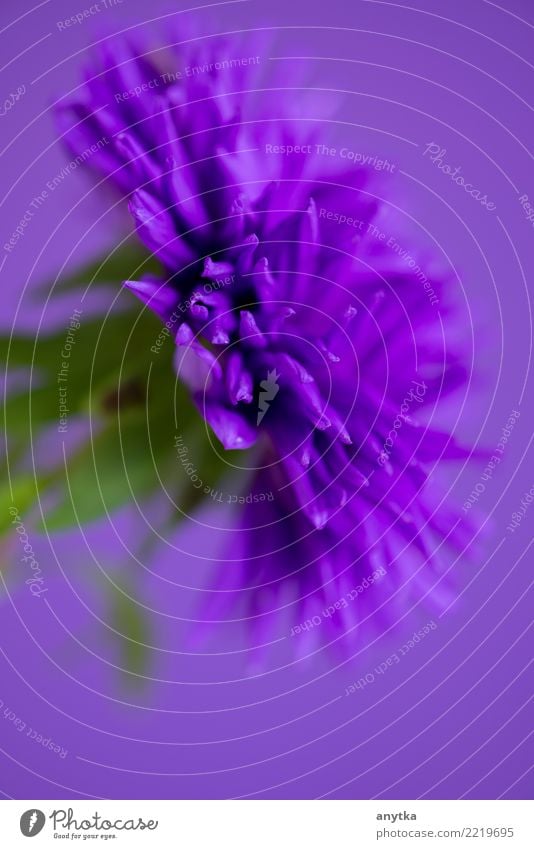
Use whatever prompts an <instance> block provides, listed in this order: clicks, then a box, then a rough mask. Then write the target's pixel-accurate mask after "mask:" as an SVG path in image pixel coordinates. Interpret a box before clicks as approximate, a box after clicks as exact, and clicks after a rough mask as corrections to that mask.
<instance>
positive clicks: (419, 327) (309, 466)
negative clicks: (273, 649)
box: [60, 42, 465, 648]
mask: <svg viewBox="0 0 534 849" xmlns="http://www.w3.org/2000/svg"><path fill="white" fill-rule="evenodd" d="M224 49H225V45H224V43H215V42H214V43H211V42H210V43H209V44H208V46H207V47H206V46H205V45H204V46H200V47H199V46H197V45H194V46H193V47H188V48H187V50H185V51H184V49H183V48H176V49H175V52H174V53H172V52H171V56H174V58H175V59H176V58H177V57H180V64H181V67H184V66H186V65H187V67H190V66H195V67H203V66H204V67H210V66H211V70H208V71H207V72H203V73H201V74H198V75H193V76H191V77H187V78H185V79H183V78H180V79H177V78H176V74H173V73H171V72H170V71H165V70H164V68H165V67H169V66H167V65H165V64H161V60H160V58H159V57H158V59H157V60H156V59H155V58H152V56H151V54H148V53H146V54H143V53H141V52H140V51H139V50H136V49H135V48H133V47H131V46H127V45H126V44H124V43H123V44H121V43H119V44H117V43H116V42H114V43H113V48H112V49H111V48H110V47H109V46H107V47H104V48H103V51H102V57H101V65H100V66H98V67H97V66H95V67H94V68H92V69H91V70H90V71H89V73H88V75H87V79H86V82H85V86H84V88H83V90H82V93H81V94H79V95H77V96H76V97H74V98H71V99H70V100H69V101H68V102H67V103H65V104H64V105H63V106H62V109H61V113H60V116H61V121H62V130H63V133H64V138H65V140H66V141H67V143H68V144H69V146H70V147H71V149H72V150H73V151H75V152H77V153H79V152H80V150H83V149H85V148H87V146H88V145H93V146H94V145H95V143H97V142H98V140H99V139H102V138H103V137H104V138H106V139H107V140H108V142H109V143H107V144H106V145H104V146H102V147H101V148H98V149H97V150H96V152H95V153H94V155H93V156H92V157H91V165H92V167H93V168H95V169H96V170H98V171H99V172H100V174H102V175H104V176H105V177H106V178H107V180H108V181H109V182H111V183H112V184H114V185H115V186H116V187H117V188H118V189H119V190H120V191H121V192H122V193H123V194H124V195H125V196H126V197H127V199H128V206H129V210H130V213H131V216H132V219H133V221H134V223H135V227H136V231H137V235H138V237H139V239H141V241H142V242H143V243H144V244H145V246H146V247H147V248H148V249H149V250H150V252H151V253H152V254H154V255H155V256H156V257H157V259H158V260H159V263H160V265H161V268H162V269H163V272H162V274H161V276H150V277H149V276H146V277H141V278H140V279H136V280H128V281H125V286H126V287H128V289H130V290H131V291H132V292H133V293H134V294H135V295H136V296H137V297H139V298H140V299H141V301H142V302H143V303H144V304H145V305H146V306H147V307H148V308H150V309H151V310H153V311H154V312H155V313H156V314H157V315H158V316H159V318H160V319H161V321H162V322H163V323H164V324H165V325H166V327H167V328H168V329H169V330H170V332H171V333H172V335H173V338H174V341H175V343H176V357H175V364H176V372H177V375H178V377H179V379H180V380H182V381H183V382H184V383H185V384H186V385H187V387H188V388H189V390H190V392H191V395H192V397H193V398H194V401H195V403H196V405H197V407H198V409H199V411H200V413H201V414H202V416H203V418H204V420H205V422H206V423H207V424H208V425H209V427H210V428H211V430H212V431H213V433H214V434H215V436H216V437H217V439H218V440H219V442H220V444H221V446H222V448H223V449H226V450H228V449H247V448H251V447H252V446H256V448H257V454H256V455H255V471H254V477H253V482H252V486H251V492H252V494H253V496H257V497H251V499H250V502H249V503H247V504H246V505H245V507H244V510H243V513H242V515H241V517H240V522H241V528H242V531H243V533H242V535H241V539H242V549H243V550H242V556H241V558H240V559H239V560H237V559H234V562H233V563H232V564H231V567H232V568H230V567H227V568H226V569H225V572H224V576H223V577H222V578H221V581H220V588H221V590H223V593H222V594H221V600H220V605H219V613H221V612H223V609H224V607H225V606H227V605H231V603H232V598H231V597H232V593H231V592H227V591H228V590H232V589H235V590H236V591H238V590H239V591H240V592H243V593H244V594H245V596H246V599H247V605H248V607H247V615H248V617H249V618H250V620H251V622H253V623H254V624H255V627H256V631H257V638H258V640H260V639H261V638H262V636H263V632H264V630H265V629H266V630H269V629H270V628H271V627H272V625H271V623H270V620H271V613H272V611H273V610H276V609H278V608H280V606H281V605H282V595H283V591H282V588H283V587H285V586H287V585H289V586H290V587H291V592H292V601H293V603H294V604H295V606H296V613H295V611H293V614H292V616H293V617H294V618H295V619H296V620H297V621H301V622H306V621H308V622H310V621H311V622H313V621H314V618H315V617H317V616H319V617H320V619H321V622H323V620H324V624H325V626H326V627H325V628H324V629H321V631H322V634H323V635H324V634H327V635H328V636H329V637H332V638H335V637H336V636H338V635H339V634H347V633H353V632H356V631H357V626H358V624H359V623H361V622H362V621H364V620H365V619H366V617H367V616H368V615H369V612H370V611H371V609H375V608H379V607H380V598H378V601H377V596H376V593H375V594H373V593H371V592H369V593H360V592H359V591H356V590H355V589H354V588H355V587H358V588H359V587H360V586H361V583H362V581H367V583H372V584H373V586H374V588H375V590H376V588H377V587H378V586H381V587H382V588H383V597H384V599H388V598H390V597H394V596H395V591H396V589H397V588H398V587H401V586H402V585H403V584H404V583H406V582H408V583H411V584H412V586H415V587H416V588H417V592H418V593H419V594H421V595H424V594H426V593H428V592H429V591H430V588H431V587H432V586H433V583H434V582H435V580H436V575H437V574H439V557H440V556H439V553H438V554H436V549H439V548H440V547H441V546H442V545H443V544H446V545H453V546H455V547H457V548H458V547H460V546H461V545H462V544H463V542H464V538H465V537H464V535H465V529H464V528H462V527H461V526H458V524H457V515H456V513H455V511H454V509H453V508H452V507H451V506H449V505H448V503H447V501H445V502H442V503H441V505H440V507H439V509H435V507H436V503H438V502H437V501H436V502H434V501H433V500H432V497H431V494H430V493H429V492H428V489H429V488H428V485H427V478H428V474H429V470H431V469H432V468H433V467H434V466H435V465H436V464H437V463H438V462H440V461H441V460H443V459H459V458H461V457H463V456H464V452H463V450H462V449H461V448H460V447H459V446H458V445H457V444H456V442H455V441H454V439H453V438H452V436H451V435H450V434H449V433H444V432H441V431H440V430H439V428H437V427H435V426H434V425H433V424H432V420H433V418H435V409H436V404H437V402H438V401H440V400H441V399H442V398H443V397H444V395H446V394H447V393H449V392H451V391H452V390H454V389H456V388H458V387H460V386H462V385H463V383H464V381H465V369H464V367H463V365H462V362H461V357H460V355H457V354H455V353H454V352H451V350H450V347H448V346H447V345H446V344H445V339H444V336H443V326H444V322H445V323H446V321H447V318H448V316H449V307H448V304H447V280H446V278H445V277H444V276H443V275H439V274H430V272H428V273H424V272H423V261H422V260H418V259H417V258H416V257H417V251H416V250H415V249H414V248H413V247H410V250H408V248H405V249H401V248H402V246H401V243H400V241H399V239H400V237H398V236H396V233H397V230H396V221H397V218H396V214H395V209H394V206H393V205H392V204H390V203H388V201H387V189H385V188H384V185H383V181H382V180H381V178H379V177H378V176H377V175H376V174H375V173H374V172H372V171H369V170H366V169H365V168H356V167H352V168H351V169H350V170H349V171H347V170H345V171H343V170H339V169H338V170H336V169H335V167H333V166H332V163H325V161H324V159H322V158H321V157H320V156H319V155H317V154H316V153H315V151H316V150H317V148H316V146H315V143H314V138H313V136H312V135H308V136H306V137H305V139H304V140H303V139H302V138H300V136H299V137H296V136H295V135H293V134H292V131H291V121H290V120H289V119H288V116H287V115H285V114H283V106H282V105H281V103H282V101H280V103H279V104H278V106H279V111H278V113H277V112H276V108H277V104H276V102H275V101H273V100H271V99H268V95H265V98H266V100H265V102H266V104H268V105H266V107H265V115H264V116H263V117H261V118H260V119H258V120H256V121H255V122H246V121H244V120H243V119H242V116H241V114H240V113H241V104H242V100H243V95H242V93H241V89H242V88H243V87H244V86H245V84H246V82H247V79H246V73H247V71H246V69H238V70H237V71H236V74H235V75H233V76H232V79H231V85H229V83H228V78H227V77H225V75H224V73H223V72H222V71H218V70H217V57H220V56H221V55H223V53H224ZM206 52H207V56H206V55H204V54H205V53H206ZM206 58H207V59H211V61H209V62H207V61H205V60H206ZM167 61H168V59H167ZM258 97H259V95H256V98H258ZM285 102H286V101H284V103H285ZM273 115H274V116H277V117H278V118H279V120H278V121H273V120H272V118H273ZM303 151H304V152H303ZM396 246H397V247H398V248H399V249H398V250H397V249H396ZM425 411H427V412H426V414H425ZM425 419H426V420H425ZM262 493H274V495H273V497H272V498H268V499H261V498H260V496H261V494H262ZM438 501H439V499H438ZM375 584H376V586H375ZM340 600H344V601H343V602H341V601H340ZM391 605H393V606H394V601H392V602H391ZM391 605H390V606H391ZM331 609H332V610H334V611H335V615H333V614H325V611H328V610H331ZM377 616H380V614H377ZM303 633H304V642H305V646H306V648H309V647H311V646H313V644H314V642H315V641H316V640H319V637H318V636H317V633H318V632H317V629H314V628H312V627H307V628H305V629H304V631H303Z"/></svg>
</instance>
